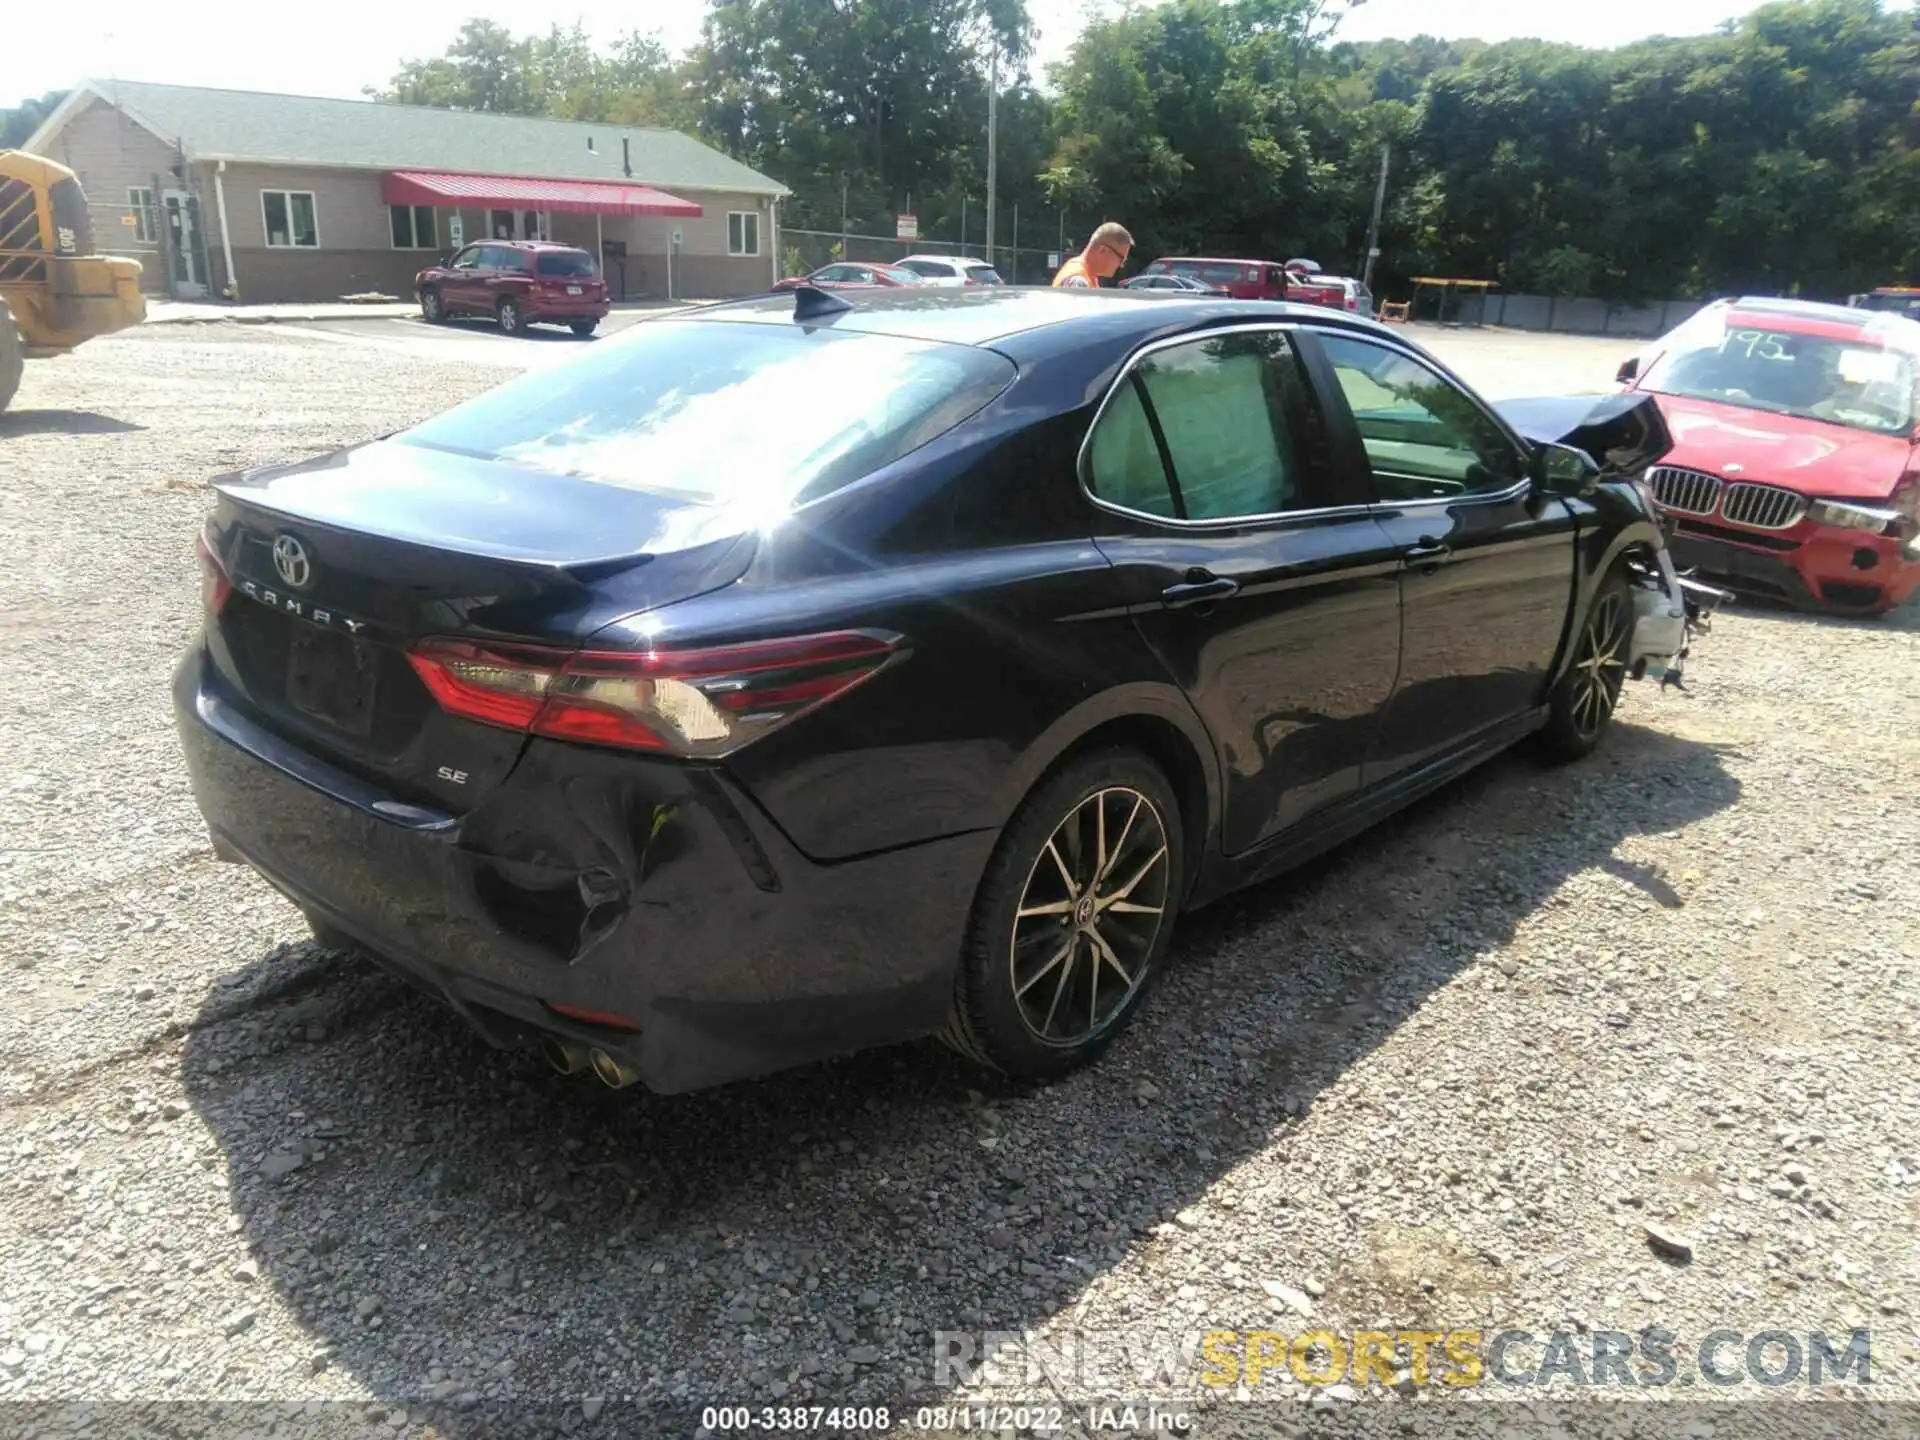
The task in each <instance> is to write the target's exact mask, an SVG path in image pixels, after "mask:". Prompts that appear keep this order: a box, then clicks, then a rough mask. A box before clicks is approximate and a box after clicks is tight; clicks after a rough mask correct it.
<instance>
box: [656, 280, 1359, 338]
mask: <svg viewBox="0 0 1920 1440" xmlns="http://www.w3.org/2000/svg"><path fill="white" fill-rule="evenodd" d="M834 298H835V299H837V300H842V301H844V302H845V304H846V306H847V308H846V309H844V310H836V311H833V312H832V313H831V314H828V315H823V316H821V317H819V318H818V319H817V320H815V321H814V322H812V323H814V324H816V325H823V326H831V327H832V328H833V329H835V330H845V331H853V332H857V333H860V334H871V335H894V336H899V337H901V338H903V339H910V340H931V341H939V342H944V343H947V344H953V345H976V346H984V345H991V344H993V343H994V342H995V341H999V340H1004V339H1007V338H1008V337H1010V336H1014V335H1030V334H1032V333H1034V332H1036V331H1055V332H1058V333H1059V335H1060V337H1061V338H1062V339H1063V340H1065V339H1069V338H1070V337H1074V336H1077V335H1079V334H1081V333H1082V332H1084V333H1085V334H1086V335H1087V336H1088V337H1089V338H1091V337H1092V336H1093V335H1094V334H1095V332H1099V333H1100V334H1102V335H1104V336H1107V337H1111V336H1113V335H1115V334H1117V333H1121V332H1126V331H1128V330H1137V331H1138V332H1139V333H1140V335H1141V336H1142V337H1144V336H1146V335H1149V334H1158V333H1161V332H1164V331H1168V330H1174V329H1178V328H1180V327H1181V326H1182V325H1183V324H1189V323H1191V324H1198V323H1201V322H1204V321H1208V320H1218V321H1222V322H1226V321H1239V322H1245V321H1249V320H1275V321H1286V320H1307V321H1312V322H1313V323H1315V324H1329V323H1338V324H1341V325H1343V326H1345V327H1347V328H1354V329H1364V330H1370V331H1374V332H1377V333H1379V334H1382V335H1391V334H1392V333H1393V332H1392V331H1390V330H1387V329H1386V328H1385V327H1384V326H1381V325H1377V324H1375V323H1374V322H1372V321H1368V320H1358V319H1356V317H1352V316H1346V315H1344V314H1342V313H1341V312H1337V311H1329V310H1326V309H1323V308H1321V307H1319V306H1315V305H1290V304H1287V303H1286V302H1285V301H1278V300H1273V301H1247V300H1226V299H1223V298H1220V297H1215V296H1202V295H1190V294H1186V293H1183V292H1180V291H1160V292H1155V291H1151V290H1125V289H1121V288H1119V287H1118V286H1115V287H1112V288H1102V289H1084V288H1077V287H1062V288H1060V289H1052V288H1047V287H1041V286H1031V285H1002V286H993V287H988V288H984V289H978V290H957V289H948V290H941V289H937V288H929V289H909V288H903V289H898V290H848V291H842V292H839V293H837V294H836V295H835V297H834ZM795 304H796V302H795V300H794V292H792V291H787V292H783V293H779V294H771V295H758V296H754V297H752V298H749V299H745V300H729V301H722V302H721V303H719V304H717V305H707V306H702V307H701V308H700V309H698V310H692V311H683V312H681V313H680V314H678V315H673V316H663V317H662V321H666V320H692V321H699V322H702V323H712V322H723V321H731V322H740V323H747V324H758V325H791V324H793V323H794V319H793V312H794V307H795ZM649 323H661V322H649Z"/></svg>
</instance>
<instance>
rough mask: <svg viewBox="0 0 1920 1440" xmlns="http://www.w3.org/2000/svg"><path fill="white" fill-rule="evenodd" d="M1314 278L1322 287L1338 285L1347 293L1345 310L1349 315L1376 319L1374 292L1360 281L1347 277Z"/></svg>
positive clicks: (1322, 276)
mask: <svg viewBox="0 0 1920 1440" xmlns="http://www.w3.org/2000/svg"><path fill="white" fill-rule="evenodd" d="M1313 278H1314V279H1315V281H1317V282H1318V283H1320V284H1322V285H1338V286H1339V287H1340V288H1341V289H1342V290H1344V291H1345V292H1346V300H1345V303H1344V308H1345V309H1346V310H1347V311H1348V313H1350V314H1353V315H1364V316H1365V317H1366V318H1367V319H1369V320H1371V319H1373V318H1374V312H1373V292H1372V291H1371V290H1369V289H1368V288H1367V287H1366V286H1365V285H1363V284H1361V283H1360V282H1359V281H1358V280H1354V279H1352V278H1350V277H1348V276H1345V275H1316V276H1314V277H1313Z"/></svg>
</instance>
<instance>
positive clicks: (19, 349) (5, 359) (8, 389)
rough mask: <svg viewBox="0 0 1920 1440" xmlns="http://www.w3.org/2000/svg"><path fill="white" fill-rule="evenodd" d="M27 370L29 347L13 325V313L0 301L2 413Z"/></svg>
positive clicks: (0, 398)
mask: <svg viewBox="0 0 1920 1440" xmlns="http://www.w3.org/2000/svg"><path fill="white" fill-rule="evenodd" d="M26 369H27V347H26V343H25V342H24V341H23V340H21V338H20V331H19V330H18V329H17V328H15V326H14V323H13V311H11V310H10V309H8V308H7V302H6V301H4V300H0V411H4V410H5V409H6V408H7V405H8V403H9V402H10V401H12V399H13V397H14V393H15V392H16V391H18V390H19V388H20V377H21V376H22V375H24V374H25V373H26Z"/></svg>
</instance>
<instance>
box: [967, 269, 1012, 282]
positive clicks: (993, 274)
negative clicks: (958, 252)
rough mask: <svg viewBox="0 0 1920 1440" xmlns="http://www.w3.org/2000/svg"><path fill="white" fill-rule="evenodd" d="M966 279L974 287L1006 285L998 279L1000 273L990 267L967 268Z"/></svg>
mask: <svg viewBox="0 0 1920 1440" xmlns="http://www.w3.org/2000/svg"><path fill="white" fill-rule="evenodd" d="M967 278H968V279H969V280H971V281H973V283H974V284H976V285H1002V284H1005V283H1006V282H1005V281H1003V280H1002V279H1001V278H1000V272H999V271H998V270H996V269H994V268H993V267H992V266H991V265H969V266H967Z"/></svg>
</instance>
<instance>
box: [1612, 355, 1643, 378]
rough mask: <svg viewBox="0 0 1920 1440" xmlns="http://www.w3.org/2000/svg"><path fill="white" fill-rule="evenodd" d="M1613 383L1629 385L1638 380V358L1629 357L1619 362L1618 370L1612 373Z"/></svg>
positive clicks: (1634, 356) (1636, 356) (1635, 356)
mask: <svg viewBox="0 0 1920 1440" xmlns="http://www.w3.org/2000/svg"><path fill="white" fill-rule="evenodd" d="M1613 378H1614V382H1615V383H1616V384H1619V385H1631V384H1632V383H1633V382H1634V381H1636V380H1638V379H1639V378H1640V357H1639V356H1638V355H1630V356H1628V357H1627V358H1626V359H1625V360H1622V361H1621V362H1620V368H1619V369H1618V370H1616V371H1614V372H1613Z"/></svg>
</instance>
